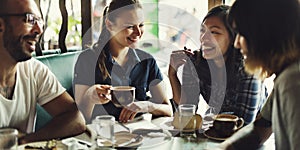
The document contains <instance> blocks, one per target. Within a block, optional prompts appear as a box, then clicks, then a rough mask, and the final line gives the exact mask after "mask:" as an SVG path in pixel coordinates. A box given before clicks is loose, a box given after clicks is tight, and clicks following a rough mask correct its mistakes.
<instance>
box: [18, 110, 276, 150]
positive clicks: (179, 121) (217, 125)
mask: <svg viewBox="0 0 300 150" xmlns="http://www.w3.org/2000/svg"><path fill="white" fill-rule="evenodd" d="M194 109H195V106H194V105H182V106H181V105H179V109H178V112H175V113H174V115H173V117H157V118H152V115H151V114H149V113H145V114H142V115H141V116H139V117H138V118H135V119H134V120H133V121H130V122H127V123H121V122H118V121H115V118H114V117H113V116H110V115H103V116H97V117H96V118H95V120H94V121H93V122H92V123H91V124H88V125H87V131H86V132H85V133H82V134H80V135H77V136H74V137H69V138H66V139H61V140H54V141H52V142H53V143H54V142H55V144H56V145H55V146H54V147H55V150H74V149H82V150H85V149H138V150H157V149H164V150H165V149H168V150H186V149H187V150H189V149H213V147H215V146H217V145H218V144H219V143H221V142H222V141H224V140H226V138H228V137H230V136H231V135H232V134H234V132H236V131H238V130H239V129H240V128H241V127H242V126H243V124H244V122H243V120H242V119H241V118H239V117H237V116H235V115H231V114H214V115H211V114H209V115H210V117H211V118H210V119H213V121H212V122H209V124H208V125H206V126H203V124H204V123H207V122H205V121H207V120H205V119H204V118H205V117H206V115H205V113H204V115H199V114H195V110H194ZM206 119H207V118H206ZM208 121H211V120H209V119H208ZM39 148H41V149H53V148H51V147H50V148H49V141H42V142H35V143H28V144H25V145H20V146H18V149H20V150H21V149H22V150H23V149H25V150H26V149H39ZM261 149H275V146H274V136H271V138H270V139H269V140H268V141H267V142H266V143H265V144H264V145H263V146H262V147H261Z"/></svg>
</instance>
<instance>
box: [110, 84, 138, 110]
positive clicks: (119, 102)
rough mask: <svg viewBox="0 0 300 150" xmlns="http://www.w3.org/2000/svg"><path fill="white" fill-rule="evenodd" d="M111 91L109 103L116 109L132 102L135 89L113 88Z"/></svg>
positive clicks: (130, 87) (129, 87) (125, 87)
mask: <svg viewBox="0 0 300 150" xmlns="http://www.w3.org/2000/svg"><path fill="white" fill-rule="evenodd" d="M110 90H111V101H112V102H113V104H114V105H115V106H116V107H124V106H127V105H129V104H131V103H133V102H134V99H135V87H132V86H113V87H111V88H110Z"/></svg>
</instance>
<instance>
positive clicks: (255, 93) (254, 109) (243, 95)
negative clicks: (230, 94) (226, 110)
mask: <svg viewBox="0 0 300 150" xmlns="http://www.w3.org/2000/svg"><path fill="white" fill-rule="evenodd" d="M237 92H238V98H237V109H238V110H237V111H236V113H238V116H242V117H243V119H244V120H245V124H249V123H250V122H252V121H254V120H255V117H256V115H257V113H258V112H259V111H260V109H261V107H262V105H263V104H264V102H265V101H266V98H267V93H266V87H265V85H264V84H263V82H262V81H260V80H258V79H256V78H254V77H253V76H249V75H246V74H245V75H244V76H243V77H242V78H241V81H240V83H239V85H238V87H237Z"/></svg>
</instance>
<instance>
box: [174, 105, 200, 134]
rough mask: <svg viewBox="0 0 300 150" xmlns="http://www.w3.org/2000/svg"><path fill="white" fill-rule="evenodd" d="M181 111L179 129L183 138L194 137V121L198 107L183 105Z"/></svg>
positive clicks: (180, 106) (179, 107)
mask: <svg viewBox="0 0 300 150" xmlns="http://www.w3.org/2000/svg"><path fill="white" fill-rule="evenodd" d="M178 109H179V129H180V136H181V137H194V136H195V129H196V120H195V119H194V115H195V111H196V106H195V105H194V104H181V105H179V106H178Z"/></svg>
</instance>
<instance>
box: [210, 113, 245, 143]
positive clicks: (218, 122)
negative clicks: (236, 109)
mask: <svg viewBox="0 0 300 150" xmlns="http://www.w3.org/2000/svg"><path fill="white" fill-rule="evenodd" d="M243 125H244V120H243V118H239V117H238V116H236V115H231V114H219V115H217V116H216V117H215V119H214V123H213V127H214V129H215V131H216V132H217V134H219V135H220V136H222V137H229V136H231V135H232V134H233V133H234V132H235V131H237V130H238V129H240V128H242V127H243Z"/></svg>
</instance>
